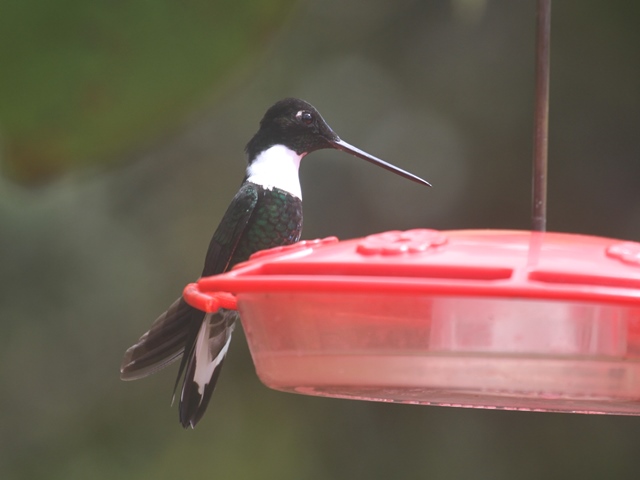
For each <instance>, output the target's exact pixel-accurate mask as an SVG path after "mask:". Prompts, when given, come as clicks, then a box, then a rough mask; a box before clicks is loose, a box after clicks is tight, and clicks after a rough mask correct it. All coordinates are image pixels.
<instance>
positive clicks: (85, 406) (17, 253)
mask: <svg viewBox="0 0 640 480" xmlns="http://www.w3.org/2000/svg"><path fill="white" fill-rule="evenodd" d="M638 5H639V4H638V3H637V2H633V1H630V0H628V1H623V0H612V1H609V2H597V1H595V0H581V1H578V0H565V1H562V2H560V1H558V2H555V5H554V9H553V15H552V19H553V29H552V82H551V133H550V162H551V163H550V168H549V170H550V183H549V229H550V230H556V231H567V232H579V233H591V234H597V235H603V236H610V237H616V238H624V239H630V240H640V140H639V138H640V136H639V131H640V130H639V127H640V57H639V56H638V55H637V51H638V46H639V45H640V29H638V18H640V7H639V6H638ZM534 7H535V2H533V1H530V2H512V1H506V0H503V1H498V0H496V1H488V0H487V1H482V0H441V1H433V2H420V1H417V0H396V1H393V2H392V1H384V0H368V1H363V0H361V1H352V2H341V1H339V0H326V1H323V2H314V1H312V0H303V1H298V2H293V1H288V0H280V1H276V0H245V1H243V2H238V1H209V2H205V1H197V0H183V1H180V2H177V1H169V0H163V1H156V2H150V1H148V0H147V1H142V0H136V1H131V2H117V1H115V2H114V1H99V2H81V1H79V0H65V1H61V2H53V3H49V4H47V3H45V2H37V1H35V0H30V1H26V0H25V1H22V2H9V1H6V0H5V1H0V66H1V67H0V68H1V72H0V168H1V172H2V175H1V176H0V285H1V287H2V288H1V289H0V322H1V323H0V328H1V329H2V334H1V336H0V347H1V348H0V352H1V353H0V359H1V362H0V378H1V381H2V395H0V478H2V479H22V478H25V479H34V478H38V479H39V478H46V479H66V480H68V479H75V478H78V479H87V478H90V479H102V478H104V479H107V478H108V479H112V478H121V479H148V478H153V479H163V478H167V479H175V478H190V479H191V478H193V479H198V478H225V479H226V478H230V479H244V478H252V479H253V478H261V479H271V478H273V479H296V480H297V479H325V478H368V479H385V480H387V479H390V478H394V479H413V478H430V479H451V478H469V479H485V478H486V479H492V480H496V479H497V480H500V479H514V478H518V479H540V478H552V479H555V478H558V479H568V478H571V479H573V478H580V479H596V478H597V479H601V478H615V479H624V478H633V479H635V478H638V472H639V471H640V440H639V438H640V418H633V417H605V416H578V415H560V414H538V413H518V412H495V411H474V410H462V409H448V408H436V407H416V406H403V405H387V404H374V403H361V402H350V401H343V400H331V399H317V398H311V397H303V396H295V395H288V394H283V393H279V392H274V391H271V390H268V389H266V388H265V387H263V386H262V385H261V384H260V383H259V382H258V380H257V378H256V376H255V374H254V371H253V366H252V363H251V359H250V356H249V352H248V350H247V347H246V343H245V341H244V338H243V337H242V334H237V335H236V338H235V341H234V343H233V348H232V349H231V352H230V356H229V359H228V361H227V362H226V365H225V370H224V373H223V374H222V377H221V380H220V384H219V388H218V390H217V391H216V394H215V396H214V398H213V400H212V403H211V406H210V408H209V412H208V413H207V416H206V417H205V419H204V420H203V421H202V422H201V423H200V424H199V426H198V428H197V429H196V430H195V431H183V430H182V428H181V427H180V426H179V424H178V420H177V411H176V409H175V407H174V408H171V407H170V399H171V387H172V386H173V381H174V375H175V372H176V368H175V367H172V368H168V369H167V370H166V371H163V372H161V373H159V374H157V375H154V376H152V377H150V378H148V379H145V380H142V381H139V382H134V383H124V382H121V381H120V380H119V376H118V375H119V372H118V368H119V365H120V360H121V356H122V354H123V352H124V350H125V349H126V348H127V347H128V346H129V345H130V344H131V343H132V342H134V341H135V340H136V339H137V338H138V336H139V335H140V334H141V333H142V332H143V331H145V330H146V329H147V327H148V326H149V325H150V324H151V322H152V321H153V320H154V319H155V318H156V316H157V315H158V314H159V313H160V312H162V311H163V310H164V309H165V308H166V307H167V306H168V305H169V304H170V303H171V302H172V301H173V300H174V298H176V297H177V295H179V293H180V292H181V290H182V287H183V286H184V285H185V284H186V283H187V282H189V281H192V280H194V279H195V278H196V277H197V275H198V273H199V272H200V269H201V262H202V259H203V255H204V252H205V249H206V246H207V244H208V242H209V238H210V235H211V233H212V232H213V229H214V228H215V226H216V225H217V222H218V220H219V218H220V216H221V215H222V213H223V212H224V209H225V208H226V206H227V203H228V201H229V200H230V198H231V197H232V195H233V193H234V192H235V190H236V189H237V187H238V185H239V183H240V181H241V179H242V176H243V170H244V161H245V160H244V156H243V147H244V145H245V143H246V141H247V140H248V139H249V138H250V136H251V135H252V134H253V133H254V132H255V130H256V128H257V125H258V121H259V120H260V118H261V116H262V114H263V113H264V110H265V109H266V108H267V107H268V106H269V105H270V104H272V103H273V102H274V101H276V100H278V99H280V98H283V97H285V96H298V97H301V98H304V99H306V100H308V101H310V102H311V103H313V104H314V105H315V106H316V107H318V108H319V110H320V111H321V112H322V113H323V115H324V117H325V118H326V119H327V120H328V122H329V123H330V124H331V125H332V127H333V128H334V129H335V130H336V131H337V132H338V133H339V134H340V135H341V136H342V137H343V138H344V139H345V140H347V141H349V142H351V143H353V144H355V145H357V146H359V147H361V148H363V149H365V150H367V151H370V152H371V153H374V154H375V155H378V156H380V157H382V158H384V159H386V160H388V161H390V162H393V163H395V164H397V165H399V166H402V167H403V168H406V169H408V170H410V171H412V172H415V173H416V174H418V175H420V176H423V177H424V178H426V179H428V180H429V181H431V182H432V183H433V184H434V188H433V189H430V190H426V189H424V188H421V187H419V186H416V185H412V184H409V183H407V182H406V181H405V180H402V179H400V178H397V177H394V176H390V175H389V174H387V173H385V172H384V171H382V170H379V169H376V168H373V167H371V166H369V165H367V164H365V163H364V162H361V161H360V160H357V159H354V158H352V157H349V156H346V155H344V154H340V153H336V152H327V151H323V152H318V153H315V154H313V155H312V156H310V157H309V158H307V159H305V161H304V162H303V166H302V168H301V182H302V188H303V191H304V196H305V231H304V234H303V238H316V237H323V236H327V235H337V236H339V237H340V238H349V237H355V236H363V235H367V234H369V233H374V232H377V231H383V230H390V229H404V228H416V227H430V228H439V229H447V228H476V227H489V228H525V229H526V228H528V227H529V209H530V157H531V153H530V152H531V138H532V134H531V121H532V120H531V119H532V110H533V109H532V106H533V93H532V92H533V40H534V24H535V22H534V19H535V10H534Z"/></svg>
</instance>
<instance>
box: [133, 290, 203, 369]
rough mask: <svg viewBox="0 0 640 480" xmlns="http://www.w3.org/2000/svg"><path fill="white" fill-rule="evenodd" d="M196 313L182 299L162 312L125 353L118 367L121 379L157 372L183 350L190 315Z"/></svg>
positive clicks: (178, 356)
mask: <svg viewBox="0 0 640 480" xmlns="http://www.w3.org/2000/svg"><path fill="white" fill-rule="evenodd" d="M195 312H198V310H195V309H194V308H193V307H192V306H191V305H189V304H188V303H187V302H185V301H184V300H183V298H182V297H180V298H179V299H177V300H176V301H175V302H173V303H172V304H171V306H170V307H169V308H168V309H167V311H166V312H164V313H162V314H161V315H160V316H159V317H158V318H157V319H156V320H155V321H154V322H153V324H152V325H151V328H150V329H149V331H148V332H145V333H144V334H143V335H142V336H141V337H140V339H139V340H138V341H137V342H136V343H135V344H134V345H132V346H131V347H129V349H128V350H127V351H126V352H125V354H124V358H123V359H122V365H121V366H120V378H122V380H137V379H138V378H143V377H146V376H147V375H151V374H152V373H155V372H157V371H158V370H161V369H162V368H164V367H166V366H167V365H169V364H170V363H172V362H173V361H175V360H177V359H178V358H180V355H182V352H183V351H184V346H185V342H186V339H187V334H188V333H189V325H190V324H191V316H192V315H193V314H194V313H195Z"/></svg>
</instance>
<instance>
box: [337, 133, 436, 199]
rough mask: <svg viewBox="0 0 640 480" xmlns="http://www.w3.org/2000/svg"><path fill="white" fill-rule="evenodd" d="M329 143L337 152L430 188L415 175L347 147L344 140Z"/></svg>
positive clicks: (356, 149)
mask: <svg viewBox="0 0 640 480" xmlns="http://www.w3.org/2000/svg"><path fill="white" fill-rule="evenodd" d="M330 143H331V145H332V146H333V147H334V148H336V149H338V150H342V151H343V152H347V153H350V154H351V155H354V156H356V157H358V158H362V159H363V160H366V161H367V162H371V163H373V164H374V165H378V166H379V167H382V168H384V169H385V170H389V171H390V172H393V173H395V174H396V175H400V176H401V177H404V178H407V179H409V180H412V181H414V182H416V183H420V184H422V185H427V186H428V187H430V186H431V184H430V183H429V182H427V181H426V180H423V179H422V178H420V177H418V176H417V175H414V174H413V173H410V172H407V171H406V170H402V169H401V168H398V167H396V166H395V165H391V164H390V163H387V162H385V161H384V160H380V159H379V158H378V157H374V156H373V155H369V154H368V153H367V152H363V151H362V150H360V149H359V148H356V147H354V146H353V145H349V144H348V143H347V142H345V141H344V140H342V139H340V138H337V139H332V140H330Z"/></svg>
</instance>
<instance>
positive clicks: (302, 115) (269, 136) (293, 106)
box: [246, 98, 431, 186]
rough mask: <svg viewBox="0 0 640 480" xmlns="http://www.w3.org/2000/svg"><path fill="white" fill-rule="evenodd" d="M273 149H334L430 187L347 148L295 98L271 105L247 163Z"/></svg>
mask: <svg viewBox="0 0 640 480" xmlns="http://www.w3.org/2000/svg"><path fill="white" fill-rule="evenodd" d="M274 145H284V146H285V147H287V148H290V149H291V150H293V151H295V152H296V153H297V154H298V155H302V154H307V153H311V152H314V151H316V150H320V149H322V148H335V149H336V150H342V151H344V152H347V153H350V154H351V155H354V156H356V157H359V158H362V159H363V160H366V161H368V162H371V163H373V164H375V165H378V166H379V167H382V168H384V169H386V170H389V171H390V172H393V173H395V174H397V175H400V176H401V177H404V178H408V179H409V180H412V181H414V182H417V183H421V184H423V185H428V186H431V184H430V183H429V182H427V181H426V180H423V179H421V178H420V177H417V176H416V175H414V174H412V173H409V172H406V171H405V170H402V169H401V168H398V167H396V166H394V165H391V164H390V163H387V162H385V161H384V160H380V159H379V158H377V157H374V156H373V155H370V154H368V153H367V152H363V151H362V150H360V149H358V148H356V147H354V146H352V145H349V144H348V143H347V142H345V141H344V140H342V139H341V138H340V137H339V136H338V135H336V133H335V132H334V131H333V130H331V127H329V125H327V122H325V121H324V119H323V118H322V115H320V112H318V111H317V110H316V109H315V108H314V107H313V105H310V104H309V103H307V102H305V101H304V100H299V99H297V98H285V99H284V100H280V101H279V102H277V103H275V104H274V105H272V106H271V107H270V108H269V110H267V113H265V114H264V117H262V120H261V121H260V129H259V130H258V132H257V133H256V134H255V135H254V136H253V138H252V139H251V140H249V143H248V144H247V147H246V152H247V154H248V155H249V162H250V163H251V162H253V160H254V159H255V158H256V157H257V156H258V155H259V154H260V153H262V152H263V151H265V150H267V149H268V148H270V147H272V146H274Z"/></svg>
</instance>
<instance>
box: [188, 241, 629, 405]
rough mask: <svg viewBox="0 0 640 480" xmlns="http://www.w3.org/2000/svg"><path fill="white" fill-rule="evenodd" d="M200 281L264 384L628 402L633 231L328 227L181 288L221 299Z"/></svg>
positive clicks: (504, 399)
mask: <svg viewBox="0 0 640 480" xmlns="http://www.w3.org/2000/svg"><path fill="white" fill-rule="evenodd" d="M215 292H231V293H233V294H235V295H236V298H237V302H238V309H239V311H240V314H241V318H242V323H243V325H244V327H245V331H246V334H247V339H248V341H249V346H250V349H251V352H252V356H253V359H254V363H255V365H256V370H257V372H258V375H259V376H260V378H261V380H262V381H263V382H264V383H265V384H266V385H268V386H270V387H273V388H277V389H280V390H286V391H295V392H299V393H309V394H316V395H325V396H334V397H344V398H356V399H368V400H382V401H399V402H408V403H420V404H437V405H455V406H469V407H484V408H507V409H522V410H542V411H570V412H582V413H617V414H634V415H635V414H640V362H638V360H639V355H640V244H639V243H633V242H623V241H620V240H614V239H607V238H600V237H593V236H585V235H571V234H561V233H542V232H527V231H496V230H477V231H472V230H463V231H443V232H440V231H435V230H424V229H421V230H410V231H406V232H399V231H393V232H385V233H380V234H376V235H371V236H368V237H365V238H362V239H355V240H348V241H343V242H338V240H337V239H336V238H333V237H332V238H327V239H323V240H315V241H306V242H299V243H297V244H295V245H291V246H287V247H279V248H275V249H271V250H266V251H262V252H258V253H257V254H255V255H253V256H252V257H251V259H250V260H249V261H248V262H245V263H243V264H241V265H238V266H236V268H235V269H233V270H232V271H230V272H228V273H226V274H223V275H218V276H215V277H208V278H202V279H200V280H199V281H198V282H197V284H191V285H190V286H188V287H187V289H186V290H185V298H186V299H187V301H188V302H189V303H191V304H192V305H194V306H196V307H198V308H201V309H203V310H208V311H213V310H216V309H217V308H219V307H220V306H222V307H224V308H233V302H232V300H231V301H229V297H228V296H227V297H225V298H226V300H225V299H223V300H222V303H220V301H218V300H212V299H216V298H218V296H217V295H216V293H215ZM207 302H209V304H208V305H207ZM225 302H226V303H225Z"/></svg>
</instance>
